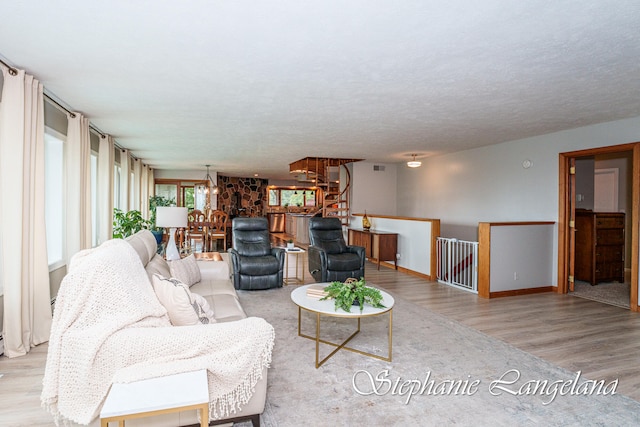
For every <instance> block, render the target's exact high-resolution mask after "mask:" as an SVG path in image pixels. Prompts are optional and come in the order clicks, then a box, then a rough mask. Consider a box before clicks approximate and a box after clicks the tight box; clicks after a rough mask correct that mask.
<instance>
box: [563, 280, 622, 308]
mask: <svg viewBox="0 0 640 427" xmlns="http://www.w3.org/2000/svg"><path fill="white" fill-rule="evenodd" d="M630 294H631V284H630V283H620V282H607V283H598V284H597V285H595V286H591V285H590V284H589V283H587V282H583V281H580V280H576V281H575V284H574V291H573V292H570V293H569V295H573V296H574V297H579V298H585V299H590V300H592V301H598V302H602V303H605V304H609V305H615V306H617V307H622V308H629V296H630Z"/></svg>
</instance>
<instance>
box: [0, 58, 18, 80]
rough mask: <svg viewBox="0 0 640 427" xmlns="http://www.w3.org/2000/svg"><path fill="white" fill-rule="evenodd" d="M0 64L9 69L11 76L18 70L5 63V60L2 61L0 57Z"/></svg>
mask: <svg viewBox="0 0 640 427" xmlns="http://www.w3.org/2000/svg"><path fill="white" fill-rule="evenodd" d="M0 64H2V65H4V66H5V67H7V68H8V69H9V74H11V75H12V76H16V75H18V70H17V69H15V68H13V67H12V66H11V65H9V64H7V63H6V62H4V61H3V60H2V59H0Z"/></svg>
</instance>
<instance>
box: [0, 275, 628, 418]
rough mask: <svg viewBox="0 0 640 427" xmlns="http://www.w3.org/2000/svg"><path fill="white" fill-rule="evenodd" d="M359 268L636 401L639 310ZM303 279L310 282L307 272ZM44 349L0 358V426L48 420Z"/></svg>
mask: <svg viewBox="0 0 640 427" xmlns="http://www.w3.org/2000/svg"><path fill="white" fill-rule="evenodd" d="M365 272H366V273H365V278H366V279H367V281H368V282H369V283H370V284H372V285H376V286H379V287H381V288H384V289H386V290H388V291H390V292H392V293H393V294H394V295H396V296H398V297H401V298H404V299H406V300H409V301H411V302H413V303H415V304H417V305H419V306H421V307H424V308H426V309H428V310H431V311H433V312H436V313H438V314H440V315H442V316H444V317H447V318H449V319H451V320H454V321H457V322H459V323H462V324H464V325H466V326H468V327H470V328H474V329H476V330H478V331H481V332H483V333H485V334H487V335H489V336H492V337H494V338H497V339H499V340H502V341H504V342H507V343H509V344H511V345H513V346H514V347H517V348H519V349H521V350H523V351H526V352H528V353H531V354H533V355H535V356H538V357H540V358H542V359H544V360H547V361H549V362H552V363H554V364H556V365H559V366H561V367H563V368H566V369H568V370H570V371H574V372H575V371H578V370H580V371H582V375H583V378H585V377H586V378H590V379H598V380H599V379H605V380H612V379H614V378H618V379H619V386H618V393H619V394H624V395H626V396H628V397H631V398H633V399H635V400H637V401H640V370H639V369H638V365H639V363H638V362H639V361H640V314H638V313H633V312H630V311H628V310H624V309H621V308H618V307H614V306H608V305H605V304H602V303H598V302H595V301H590V300H585V299H581V298H576V297H573V296H569V295H558V294H555V293H545V294H535V295H526V296H515V297H507V298H497V299H491V300H486V299H482V298H478V297H477V296H476V295H475V294H472V293H469V292H466V291H462V290H457V289H454V288H452V287H449V286H446V285H441V284H439V283H437V282H429V281H426V280H424V279H421V278H419V277H415V276H411V275H407V274H404V273H401V272H397V271H395V270H393V269H390V268H385V267H381V268H380V271H378V270H376V266H375V265H374V264H371V263H367V265H366V269H365ZM305 279H306V280H305V282H306V283H311V282H312V279H311V278H310V276H309V275H308V274H305ZM394 326H396V327H397V325H394ZM434 345H437V344H436V343H434ZM46 352H47V345H46V344H44V345H40V346H38V347H36V348H34V349H32V351H31V352H30V353H29V354H28V355H27V356H24V357H19V358H15V359H8V358H6V357H2V358H0V374H3V376H2V377H0V420H1V421H0V425H3V426H4V425H7V426H47V425H52V422H51V417H50V416H49V415H48V414H47V413H46V412H45V411H44V410H43V409H42V408H41V407H40V391H41V388H42V376H43V373H44V365H45V362H46Z"/></svg>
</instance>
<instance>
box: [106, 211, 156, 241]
mask: <svg viewBox="0 0 640 427" xmlns="http://www.w3.org/2000/svg"><path fill="white" fill-rule="evenodd" d="M151 226H152V223H151V221H149V220H146V219H144V218H143V217H142V213H140V211H136V210H133V211H129V212H123V211H121V210H120V209H118V208H115V209H114V210H113V238H114V239H124V238H125V237H128V236H131V235H132V234H135V233H137V232H138V231H140V230H145V229H149V228H151Z"/></svg>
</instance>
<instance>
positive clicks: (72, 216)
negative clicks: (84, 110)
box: [64, 113, 91, 262]
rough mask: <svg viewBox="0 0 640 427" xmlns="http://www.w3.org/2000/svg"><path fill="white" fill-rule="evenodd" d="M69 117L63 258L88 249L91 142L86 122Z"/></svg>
mask: <svg viewBox="0 0 640 427" xmlns="http://www.w3.org/2000/svg"><path fill="white" fill-rule="evenodd" d="M74 114H75V117H71V116H69V125H68V129H67V143H66V145H65V153H64V155H65V171H66V217H67V226H66V235H67V241H66V258H67V262H69V260H70V259H71V257H72V256H73V255H74V254H75V253H76V252H78V251H80V250H82V249H87V248H90V247H91V142H90V137H89V119H87V118H86V117H84V116H83V115H82V114H80V113H74Z"/></svg>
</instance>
